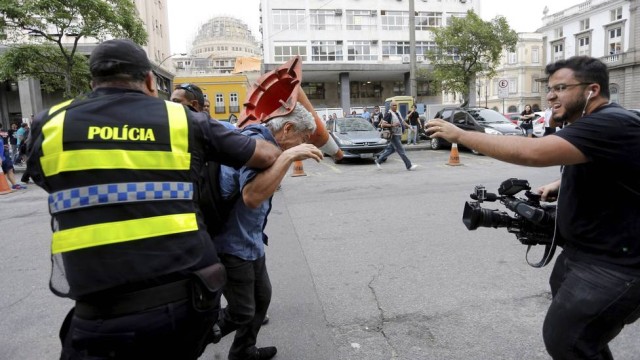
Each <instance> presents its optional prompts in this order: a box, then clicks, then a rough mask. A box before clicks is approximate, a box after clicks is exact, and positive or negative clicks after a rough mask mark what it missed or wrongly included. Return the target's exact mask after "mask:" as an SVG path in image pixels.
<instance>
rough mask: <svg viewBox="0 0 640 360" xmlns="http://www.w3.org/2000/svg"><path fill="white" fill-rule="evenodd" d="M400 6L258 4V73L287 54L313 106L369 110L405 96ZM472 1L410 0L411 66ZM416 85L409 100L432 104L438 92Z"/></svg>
mask: <svg viewBox="0 0 640 360" xmlns="http://www.w3.org/2000/svg"><path fill="white" fill-rule="evenodd" d="M409 6H410V4H409V1H408V0H370V1H361V0H333V1H324V0H261V3H260V11H261V18H262V22H261V31H262V47H263V57H264V70H265V71H270V70H273V69H275V68H277V67H278V66H279V65H281V64H282V63H284V62H286V61H287V60H289V59H290V58H291V57H292V56H295V55H300V57H301V59H302V81H303V83H302V87H303V89H304V91H305V93H306V94H307V96H308V97H309V100H310V101H311V102H312V103H313V105H314V106H316V107H324V108H336V107H339V108H342V109H343V110H344V111H348V110H349V109H350V108H351V107H361V106H371V105H373V104H380V103H382V102H384V99H385V98H388V97H392V96H396V95H407V94H410V84H409V73H410V61H411V58H410V37H411V36H410V31H409V30H410V29H409ZM468 10H474V11H475V12H476V13H480V1H479V0H437V1H435V0H429V1H426V0H414V11H415V49H416V51H415V53H416V61H417V63H418V66H420V67H422V66H427V64H426V61H425V60H426V59H425V56H424V54H425V53H426V52H428V51H430V50H434V49H435V43H434V42H433V33H432V32H431V31H430V30H431V29H433V28H436V27H442V26H446V25H447V24H448V22H449V21H450V19H451V18H452V17H463V16H465V15H466V13H467V11H468ZM430 85H431V84H430V83H429V82H422V83H421V82H418V85H417V88H418V91H417V95H418V96H417V99H416V100H417V102H419V103H426V104H430V103H439V102H441V94H440V93H436V92H435V91H433V87H432V86H430Z"/></svg>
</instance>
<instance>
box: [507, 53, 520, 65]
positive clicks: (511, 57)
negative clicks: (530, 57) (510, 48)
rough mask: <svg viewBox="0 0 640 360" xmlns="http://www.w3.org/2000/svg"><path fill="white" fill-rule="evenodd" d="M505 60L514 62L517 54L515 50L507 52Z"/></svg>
mask: <svg viewBox="0 0 640 360" xmlns="http://www.w3.org/2000/svg"><path fill="white" fill-rule="evenodd" d="M507 62H508V63H509V64H515V63H517V62H518V54H516V53H515V52H510V53H508V54H507Z"/></svg>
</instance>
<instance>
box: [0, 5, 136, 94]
mask: <svg viewBox="0 0 640 360" xmlns="http://www.w3.org/2000/svg"><path fill="white" fill-rule="evenodd" d="M0 33H1V34H3V35H4V36H3V39H2V41H1V42H0V43H1V44H3V45H6V46H7V50H6V51H5V52H4V53H3V54H2V55H0V80H3V81H4V80H9V79H22V78H30V77H32V78H37V79H39V80H40V81H41V83H42V88H43V90H45V91H54V90H63V91H64V96H65V98H70V97H73V96H75V95H78V94H80V93H82V92H85V91H86V90H88V88H89V78H90V75H89V66H88V61H87V57H86V56H84V55H82V54H79V53H78V44H79V43H80V40H81V39H83V38H89V39H96V40H97V41H102V40H105V39H107V38H108V37H109V36H111V37H115V38H129V39H131V40H133V41H135V42H136V43H138V44H141V45H144V44H146V43H147V33H146V31H145V29H144V25H143V23H142V20H140V18H139V17H138V12H137V9H136V7H135V3H134V2H133V0H64V1H60V0H0Z"/></svg>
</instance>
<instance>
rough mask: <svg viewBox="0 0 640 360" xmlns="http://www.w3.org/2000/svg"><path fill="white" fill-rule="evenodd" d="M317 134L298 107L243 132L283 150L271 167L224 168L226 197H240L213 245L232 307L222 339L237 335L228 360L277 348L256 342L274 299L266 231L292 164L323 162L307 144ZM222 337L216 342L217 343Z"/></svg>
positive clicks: (252, 356)
mask: <svg viewBox="0 0 640 360" xmlns="http://www.w3.org/2000/svg"><path fill="white" fill-rule="evenodd" d="M315 130H316V123H315V120H314V119H313V117H312V115H311V114H310V113H309V112H308V111H307V110H306V109H305V108H304V107H303V106H302V105H301V104H300V103H298V104H297V105H296V107H295V108H294V110H293V111H292V112H291V113H289V114H287V115H285V116H282V117H276V118H273V119H271V120H269V121H268V122H267V123H266V124H264V125H250V126H247V127H245V128H244V131H243V133H244V134H246V135H248V136H250V137H254V138H256V139H264V140H267V141H269V142H272V143H273V144H275V145H277V146H278V147H280V148H281V149H282V154H281V155H280V156H279V157H278V158H277V159H276V161H275V163H274V164H273V165H272V166H271V167H270V168H268V169H265V170H264V171H262V170H256V169H253V168H250V167H246V166H245V167H242V168H240V169H238V170H236V169H234V168H232V167H226V166H223V167H222V170H221V176H220V188H221V192H222V196H223V198H225V199H236V200H235V204H234V205H233V208H232V210H231V213H230V215H229V219H228V220H227V222H226V224H225V225H224V226H223V229H222V231H221V232H220V234H218V235H217V236H215V237H214V239H213V240H214V243H215V245H216V249H217V250H218V254H219V256H220V259H221V261H222V263H223V264H224V265H225V267H226V269H227V284H226V285H225V288H224V290H223V293H224V297H225V298H226V299H227V302H228V305H227V307H226V308H225V309H224V310H223V314H222V316H221V320H220V321H219V323H218V326H219V327H220V337H222V336H225V335H227V334H229V333H231V332H233V331H236V335H235V339H234V341H233V344H232V345H231V349H230V350H229V357H228V358H229V360H245V359H271V358H272V357H274V356H275V355H276V352H277V350H276V347H275V346H269V347H262V348H258V347H256V340H257V336H258V332H259V331H260V327H261V326H262V322H263V320H264V318H265V315H266V313H267V309H268V308H269V303H270V301H271V282H270V280H269V274H268V273H267V267H266V264H265V251H264V245H266V244H267V239H268V237H267V235H266V234H265V233H264V228H265V226H266V224H267V217H268V215H269V212H270V211H271V199H272V197H273V194H274V193H275V191H276V190H277V188H278V186H279V185H280V182H281V181H282V179H283V178H284V176H285V175H286V173H287V171H288V169H289V167H290V166H291V164H292V163H293V162H294V161H298V160H305V159H314V160H316V161H320V160H321V159H322V152H321V151H320V150H319V149H318V148H316V147H315V146H314V145H311V144H307V142H308V141H309V138H310V137H311V135H312V134H313V133H314V131H315ZM218 340H219V339H215V340H214V342H217V341H218Z"/></svg>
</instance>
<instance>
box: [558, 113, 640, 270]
mask: <svg viewBox="0 0 640 360" xmlns="http://www.w3.org/2000/svg"><path fill="white" fill-rule="evenodd" d="M555 135H556V136H560V137H561V138H563V139H565V140H567V141H569V142H570V143H571V144H573V145H574V146H575V147H577V148H578V149H579V150H580V151H581V152H582V153H583V154H584V155H585V156H586V157H587V159H588V162H586V163H583V164H577V165H568V166H565V167H564V170H563V172H562V181H561V188H560V194H559V199H558V229H559V232H560V236H561V238H562V240H563V241H564V242H565V251H568V253H569V254H573V255H574V256H580V257H582V258H586V259H590V260H591V261H594V262H597V263H600V264H602V265H610V266H613V267H625V268H634V271H640V156H639V155H640V141H639V139H640V118H639V117H637V116H635V115H633V114H632V113H630V112H628V111H626V110H624V109H623V108H622V107H620V106H618V105H616V104H611V105H607V106H603V107H601V108H600V109H598V110H597V111H596V112H594V113H591V114H589V115H587V116H585V117H583V118H581V119H579V120H578V121H576V122H575V123H573V124H571V125H569V126H566V127H565V128H564V129H562V130H561V131H558V132H556V134H555Z"/></svg>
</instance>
